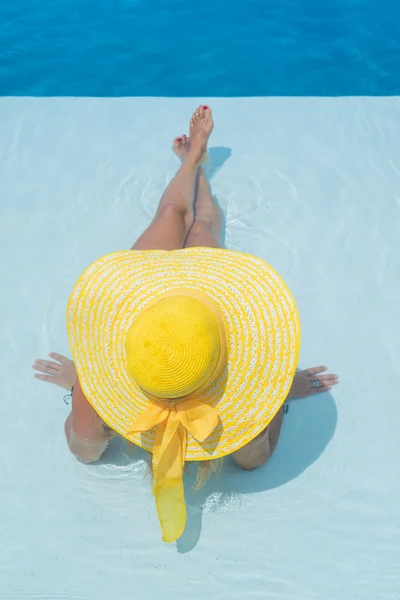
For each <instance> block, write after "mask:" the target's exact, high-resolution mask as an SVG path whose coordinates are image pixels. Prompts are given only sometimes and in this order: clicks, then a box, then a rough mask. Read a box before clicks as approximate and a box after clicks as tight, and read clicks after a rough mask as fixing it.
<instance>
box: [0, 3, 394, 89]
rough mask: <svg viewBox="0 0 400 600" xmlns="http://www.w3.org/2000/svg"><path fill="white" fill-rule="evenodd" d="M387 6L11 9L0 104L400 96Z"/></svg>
mask: <svg viewBox="0 0 400 600" xmlns="http://www.w3.org/2000/svg"><path fill="white" fill-rule="evenodd" d="M399 20H400V7H399V5H398V4H396V3H394V2H392V1H391V0H383V1H378V0H327V1H325V2H317V1H316V0H301V1H296V0H250V1H246V0H233V1H232V2H230V3H229V4H227V3H226V2H225V1H224V0H213V1H212V0H204V1H203V2H199V3H190V2H186V1H184V0H171V1H169V2H165V1H164V0H151V1H145V0H114V1H113V2H107V1H105V0H102V1H100V2H96V1H95V0H82V1H79V0H45V1H44V2H32V1H31V0H15V2H13V3H11V2H3V3H2V5H1V6H0V94H1V95H21V96H26V95H33V96H171V97H177V96H182V97H197V96H217V97H218V96H219V97H221V96H246V97H248V96H268V95H274V96H350V95H353V96H364V95H365V96H367V95H375V96H382V95H395V94H399V92H400V83H399V78H398V76H397V73H398V68H399V57H400V41H399V36H398V24H399Z"/></svg>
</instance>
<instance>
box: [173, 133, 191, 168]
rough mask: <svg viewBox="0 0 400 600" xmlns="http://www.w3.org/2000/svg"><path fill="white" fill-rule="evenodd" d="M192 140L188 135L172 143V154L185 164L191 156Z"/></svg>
mask: <svg viewBox="0 0 400 600" xmlns="http://www.w3.org/2000/svg"><path fill="white" fill-rule="evenodd" d="M189 148H190V139H189V138H188V137H187V136H186V135H182V136H181V137H177V138H175V139H174V141H173V142H172V152H174V154H176V155H177V157H178V158H179V159H180V160H181V161H182V162H183V161H184V160H185V158H186V157H187V155H188V154H189Z"/></svg>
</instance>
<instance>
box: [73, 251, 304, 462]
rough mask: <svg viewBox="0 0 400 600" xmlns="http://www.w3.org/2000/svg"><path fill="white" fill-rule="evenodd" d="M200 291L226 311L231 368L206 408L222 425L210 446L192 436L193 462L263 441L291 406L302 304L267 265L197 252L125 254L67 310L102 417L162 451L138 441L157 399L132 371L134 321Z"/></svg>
mask: <svg viewBox="0 0 400 600" xmlns="http://www.w3.org/2000/svg"><path fill="white" fill-rule="evenodd" d="M180 289H192V290H194V291H199V292H202V293H203V294H205V295H206V296H208V297H209V298H210V299H211V300H213V301H214V303H215V304H216V305H217V306H218V307H219V309H220V310H221V311H222V313H223V315H224V318H225V321H226V325H227V329H228V349H227V350H228V364H227V367H226V369H225V370H224V372H223V374H222V375H221V376H220V377H219V378H218V379H217V380H216V381H215V382H214V384H213V386H212V387H211V388H210V389H208V390H206V391H205V392H203V393H201V395H200V396H199V399H200V400H202V401H203V402H206V403H208V404H211V405H212V406H214V407H215V408H216V410H217V412H218V415H219V419H220V420H219V424H218V426H217V428H216V429H215V430H214V431H213V433H212V434H211V435H210V436H209V438H207V439H206V440H205V441H204V442H202V443H199V442H197V441H196V440H195V439H194V438H193V437H191V436H190V435H189V439H188V444H187V451H186V459H187V460H207V459H212V458H219V457H222V456H225V455H227V454H230V453H231V452H234V451H235V450H238V449H239V448H241V447H242V446H244V445H245V444H247V443H248V442H250V441H251V440H252V439H254V438H255V437H256V436H257V435H258V434H259V433H260V432H261V431H262V430H263V429H264V428H265V427H266V426H267V425H268V423H269V422H270V421H271V420H272V419H273V417H274V416H275V414H276V412H277V411H278V410H279V408H280V407H281V406H282V404H283V402H284V400H285V398H286V396H287V394H288V392H289V389H290V386H291V383H292V380H293V377H294V373H295V369H296V366H297V361H298V354H299V345H300V323H299V318H298V313H297V309H296V305H295V303H294V300H293V298H292V296H291V294H290V292H289V290H288V288H287V287H286V285H285V283H284V282H283V281H282V279H281V278H280V277H279V275H278V274H277V273H276V272H275V271H274V270H273V269H272V268H271V267H270V266H269V265H267V264H266V263H265V262H264V261H262V260H261V259H259V258H256V257H254V256H250V255H246V254H243V253H240V252H233V251H230V250H222V249H211V248H187V249H183V250H176V251H173V252H166V251H161V250H157V251H146V252H140V251H131V250H128V251H122V252H115V253H113V254H109V255H107V256H104V257H103V258H101V259H99V260H97V261H96V262H95V263H93V264H92V265H91V266H90V267H89V268H88V269H87V270H86V271H85V272H84V273H83V274H82V275H81V277H80V279H79V280H78V282H77V284H76V286H75V288H74V290H73V292H72V294H71V296H70V299H69V303H68V307H67V329H68V338H69V344H70V348H71V352H72V355H73V358H74V361H75V364H76V368H77V372H78V376H79V380H80V383H81V386H82V389H83V391H84V393H85V395H86V397H87V399H88V400H89V402H90V403H91V404H92V406H93V407H94V409H95V410H96V412H97V413H98V414H99V415H100V417H101V418H102V419H103V420H104V421H105V423H107V425H109V426H110V427H111V428H112V429H114V430H115V431H116V432H118V433H119V434H120V435H122V436H124V437H125V438H127V439H128V440H130V441H131V442H133V443H134V444H137V445H139V446H141V447H143V448H145V449H146V450H149V451H152V448H153V444H154V437H155V430H151V431H148V432H145V433H142V434H131V435H128V434H127V431H129V429H130V427H131V425H132V423H133V422H134V421H135V420H136V419H137V417H138V416H139V415H140V414H141V413H142V412H143V411H144V410H146V408H148V406H149V403H150V402H151V399H150V398H149V397H148V396H147V395H146V394H145V393H144V392H143V391H142V390H141V389H140V388H139V387H138V386H137V385H136V384H135V383H134V382H133V381H132V379H131V377H130V376H129V374H128V370H127V357H126V350H125V340H126V336H127V333H128V331H129V329H130V327H131V325H132V322H133V320H134V319H135V318H137V316H138V314H140V313H141V312H142V311H143V310H144V309H145V308H146V306H147V305H150V304H152V303H154V299H155V298H157V297H158V296H162V295H163V294H165V293H169V292H176V293H177V294H179V290H180Z"/></svg>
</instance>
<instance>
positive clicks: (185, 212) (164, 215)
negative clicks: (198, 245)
mask: <svg viewBox="0 0 400 600" xmlns="http://www.w3.org/2000/svg"><path fill="white" fill-rule="evenodd" d="M156 219H162V220H165V221H171V220H179V221H181V222H182V223H183V224H184V225H185V227H187V229H188V230H189V229H190V227H191V226H192V225H193V213H192V212H191V211H190V210H189V209H188V208H187V207H186V206H182V205H181V204H176V203H174V202H169V203H168V204H165V205H164V206H163V207H162V208H160V209H159V211H158V212H157V215H156Z"/></svg>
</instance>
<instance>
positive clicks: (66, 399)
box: [63, 385, 75, 404]
mask: <svg viewBox="0 0 400 600" xmlns="http://www.w3.org/2000/svg"><path fill="white" fill-rule="evenodd" d="M74 387H75V386H74V385H73V386H72V388H71V391H70V392H69V393H68V394H65V395H64V398H63V400H64V402H65V404H69V402H68V400H69V399H70V398H71V399H72V394H73V392H74Z"/></svg>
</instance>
